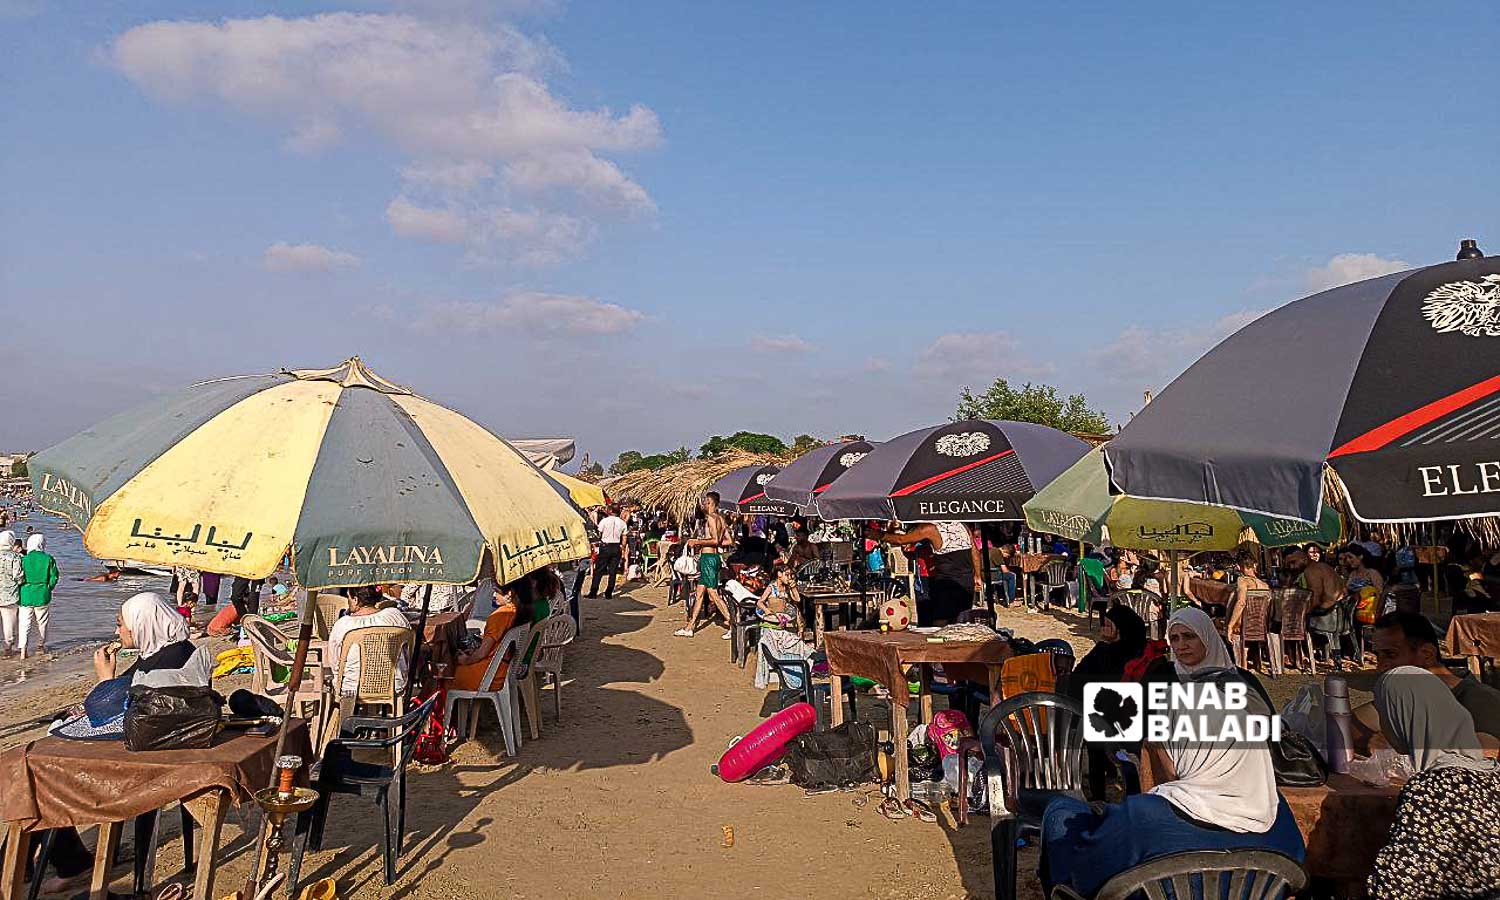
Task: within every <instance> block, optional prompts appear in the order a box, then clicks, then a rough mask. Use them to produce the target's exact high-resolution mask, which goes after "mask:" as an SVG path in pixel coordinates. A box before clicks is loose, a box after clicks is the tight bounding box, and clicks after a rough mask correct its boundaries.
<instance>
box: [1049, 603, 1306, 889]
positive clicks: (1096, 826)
mask: <svg viewBox="0 0 1500 900" xmlns="http://www.w3.org/2000/svg"><path fill="white" fill-rule="evenodd" d="M1174 618H1175V617H1174ZM1205 618H1207V616H1205ZM1184 630H1186V629H1184ZM1218 646H1219V647H1220V651H1219V653H1218V654H1215V655H1213V657H1212V658H1211V659H1207V658H1205V659H1201V660H1198V661H1197V662H1195V663H1193V664H1192V665H1191V666H1184V668H1183V670H1182V671H1180V672H1178V673H1177V674H1178V677H1179V678H1181V680H1182V681H1183V682H1184V683H1188V682H1193V683H1214V682H1218V681H1220V680H1222V679H1223V678H1225V677H1233V676H1232V673H1233V672H1234V666H1233V663H1232V661H1230V660H1229V654H1228V651H1227V650H1225V649H1223V648H1222V642H1218ZM1174 649H1175V647H1174ZM1209 662H1213V663H1218V664H1219V665H1209V664H1208V663H1209ZM1248 699H1249V709H1248V710H1245V712H1248V713H1252V714H1258V715H1270V714H1271V707H1270V706H1269V704H1266V703H1264V702H1262V701H1261V700H1260V699H1259V698H1258V697H1257V696H1256V695H1255V694H1254V693H1253V692H1252V693H1249V695H1248ZM1237 714H1238V713H1237V712H1234V711H1224V710H1216V711H1215V710H1209V709H1208V708H1207V707H1206V706H1205V708H1204V709H1200V710H1193V711H1177V710H1173V711H1171V712H1170V713H1169V715H1171V716H1172V717H1173V718H1174V721H1173V733H1174V734H1175V733H1176V732H1177V723H1176V717H1177V716H1179V715H1183V716H1187V717H1189V718H1190V719H1191V720H1192V721H1193V722H1194V723H1195V724H1198V725H1200V726H1201V724H1202V722H1203V720H1204V719H1208V720H1210V722H1217V721H1222V720H1223V719H1224V718H1225V717H1228V716H1231V715H1237ZM1214 731H1215V736H1217V737H1219V738H1221V739H1220V740H1217V741H1195V740H1186V739H1182V740H1172V741H1169V742H1167V743H1166V744H1165V745H1162V746H1156V745H1151V744H1147V745H1146V754H1147V755H1149V756H1150V757H1151V758H1153V759H1154V760H1156V761H1158V762H1159V765H1158V766H1157V767H1155V768H1154V771H1156V772H1158V773H1159V774H1160V775H1162V776H1163V777H1161V778H1158V779H1157V784H1156V785H1155V786H1154V787H1153V788H1151V790H1150V791H1149V792H1147V793H1145V794H1134V795H1131V796H1128V797H1126V798H1125V801H1124V802H1123V803H1118V804H1108V805H1106V806H1105V807H1104V811H1103V813H1102V814H1100V813H1095V812H1094V811H1093V810H1092V809H1091V808H1090V807H1089V806H1088V804H1086V803H1084V802H1083V801H1081V800H1077V799H1073V798H1071V797H1065V798H1061V799H1058V800H1054V801H1053V802H1052V803H1051V805H1049V806H1048V807H1047V812H1046V815H1045V816H1044V818H1043V821H1042V858H1041V871H1040V876H1041V879H1042V883H1043V887H1044V889H1045V892H1046V893H1047V894H1050V893H1051V892H1052V888H1053V886H1054V885H1058V884H1067V885H1068V886H1069V887H1071V888H1072V889H1073V890H1075V891H1077V892H1078V893H1080V894H1082V895H1083V896H1085V897H1091V896H1093V895H1094V894H1095V893H1097V892H1098V890H1099V888H1101V887H1102V886H1103V885H1104V883H1105V882H1107V881H1109V879H1110V878H1112V877H1114V876H1115V875H1118V874H1120V873H1121V872H1124V871H1126V870H1128V869H1132V868H1134V867H1136V866H1138V865H1140V864H1142V863H1145V862H1149V861H1150V860H1153V859H1158V858H1160V857H1163V856H1170V855H1172V854H1176V853H1185V852H1189V851H1193V850H1272V851H1275V852H1278V853H1281V854H1284V855H1286V856H1288V857H1291V858H1292V859H1295V860H1297V861H1298V862H1299V863H1300V862H1301V861H1302V859H1303V856H1304V854H1305V847H1304V845H1303V841H1302V833H1301V832H1300V831H1299V830H1298V828H1297V822H1296V820H1295V819H1293V818H1292V812H1291V809H1289V808H1288V807H1287V805H1286V801H1285V800H1284V799H1283V798H1282V797H1281V794H1280V792H1279V791H1278V790H1277V789H1276V773H1275V770H1274V768H1273V765H1272V761H1271V750H1270V748H1269V747H1268V746H1267V745H1266V743H1265V742H1264V741H1247V740H1234V739H1228V736H1227V733H1226V732H1225V731H1224V730H1223V729H1222V728H1221V727H1220V726H1218V725H1214ZM1241 733H1243V731H1241Z"/></svg>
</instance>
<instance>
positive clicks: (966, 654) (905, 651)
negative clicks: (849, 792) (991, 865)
mask: <svg viewBox="0 0 1500 900" xmlns="http://www.w3.org/2000/svg"><path fill="white" fill-rule="evenodd" d="M823 650H824V652H825V653H827V655H828V671H829V673H830V674H831V675H833V678H832V694H833V697H832V706H833V722H834V724H835V725H837V724H839V722H840V721H842V719H843V715H844V704H843V685H842V680H841V679H840V677H839V676H842V675H851V676H859V677H862V678H869V679H872V680H874V681H878V682H880V683H881V684H883V685H885V687H886V689H887V690H889V691H890V692H891V734H892V736H893V743H894V744H895V745H896V793H897V797H898V798H899V799H901V800H905V799H906V798H907V797H909V796H910V795H911V783H910V780H909V777H908V762H907V755H906V750H907V748H906V734H907V731H908V730H909V729H908V728H907V718H906V707H907V704H908V703H910V702H911V694H910V691H909V689H908V685H907V681H906V674H905V671H906V668H907V667H908V666H918V667H919V668H920V671H921V683H922V690H921V692H920V694H919V695H918V699H919V700H920V702H921V709H922V721H924V722H926V721H929V720H930V719H931V718H932V694H931V692H930V691H929V690H927V685H928V680H929V677H930V667H931V666H933V665H937V664H941V665H942V666H943V671H944V672H945V673H946V674H947V675H948V677H949V678H951V679H953V680H965V681H978V682H981V683H983V684H987V685H988V686H989V688H990V696H991V697H998V696H999V693H1000V692H999V687H998V683H999V680H1000V666H1001V665H1002V664H1003V663H1004V662H1005V661H1006V660H1007V659H1009V658H1010V655H1011V653H1010V643H1009V642H1008V641H1006V640H1004V639H1002V638H995V639H993V640H988V641H940V642H935V641H929V640H928V636H927V635H924V634H920V633H917V632H914V631H886V632H881V631H831V632H829V633H827V634H825V635H824V636H823Z"/></svg>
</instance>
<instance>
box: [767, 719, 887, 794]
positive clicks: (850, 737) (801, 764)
mask: <svg viewBox="0 0 1500 900" xmlns="http://www.w3.org/2000/svg"><path fill="white" fill-rule="evenodd" d="M875 754H876V744H875V729H874V728H871V727H870V726H869V725H866V724H865V723H863V722H845V723H844V724H842V725H840V726H838V727H837V728H833V729H830V730H829V731H810V732H808V733H807V734H803V735H799V736H798V737H797V739H796V740H794V741H792V744H791V746H790V747H789V748H788V749H787V754H786V758H785V759H784V760H783V761H784V762H785V763H786V765H787V768H789V769H790V770H791V773H792V783H793V784H797V785H800V786H801V787H805V788H815V789H827V788H842V787H848V786H850V785H855V784H864V783H866V782H869V781H875V780H876V779H877V778H879V777H880V774H879V773H880V770H879V769H878V768H877V767H876V763H875Z"/></svg>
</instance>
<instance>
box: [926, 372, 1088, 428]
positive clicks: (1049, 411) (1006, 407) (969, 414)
mask: <svg viewBox="0 0 1500 900" xmlns="http://www.w3.org/2000/svg"><path fill="white" fill-rule="evenodd" d="M953 418H954V420H955V421H959V420H963V419H1009V420H1011V421H1013V422H1035V423H1037V424H1039V425H1050V426H1051V427H1053V428H1057V429H1060V430H1062V431H1080V432H1085V433H1087V434H1108V433H1109V431H1110V426H1109V418H1108V417H1107V416H1105V415H1104V413H1102V412H1099V411H1098V410H1096V409H1094V408H1093V407H1091V406H1090V405H1089V402H1088V399H1087V398H1085V397H1084V396H1083V395H1082V394H1073V395H1071V396H1069V397H1067V398H1066V399H1064V398H1063V397H1061V396H1059V395H1058V393H1057V388H1055V387H1053V386H1052V385H1050V384H1032V383H1031V382H1027V383H1026V384H1024V385H1022V386H1021V387H1020V388H1019V389H1018V388H1014V387H1011V385H1010V382H1008V381H1006V380H1005V379H1004V378H996V379H995V383H994V384H992V385H990V386H989V388H988V389H987V390H985V392H984V393H982V394H974V393H973V392H971V391H970V390H969V389H968V388H964V389H963V391H962V392H961V393H960V394H959V395H958V410H957V412H955V413H954V416H953Z"/></svg>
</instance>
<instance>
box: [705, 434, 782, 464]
mask: <svg viewBox="0 0 1500 900" xmlns="http://www.w3.org/2000/svg"><path fill="white" fill-rule="evenodd" d="M730 450H743V451H745V452H746V453H775V454H782V453H785V452H786V444H784V443H783V442H782V440H781V438H779V437H776V436H775V435H771V434H758V433H756V432H754V431H736V432H735V433H734V434H732V435H730V436H729V437H724V436H722V435H717V434H716V435H714V436H713V437H711V438H709V439H708V440H706V441H704V442H703V446H702V447H699V448H698V455H699V456H700V457H702V458H703V459H708V458H709V457H712V456H718V455H719V454H721V453H727V452H729V451H730Z"/></svg>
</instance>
